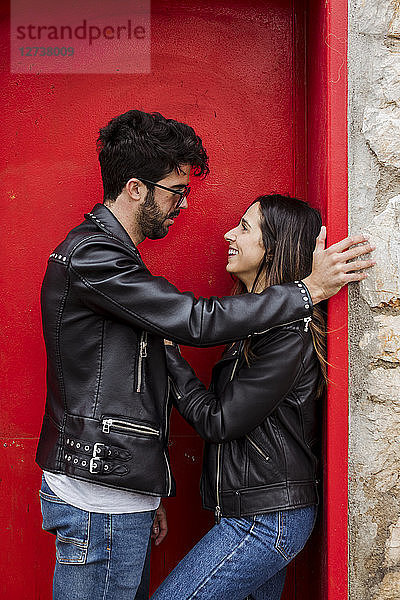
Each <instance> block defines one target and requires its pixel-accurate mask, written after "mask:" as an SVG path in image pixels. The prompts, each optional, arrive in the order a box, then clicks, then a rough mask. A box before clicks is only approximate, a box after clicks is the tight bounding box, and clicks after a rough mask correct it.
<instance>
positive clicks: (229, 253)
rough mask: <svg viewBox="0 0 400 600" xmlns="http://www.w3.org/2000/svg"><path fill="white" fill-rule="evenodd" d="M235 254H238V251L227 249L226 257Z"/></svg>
mask: <svg viewBox="0 0 400 600" xmlns="http://www.w3.org/2000/svg"><path fill="white" fill-rule="evenodd" d="M235 254H239V250H236V248H229V250H228V256H235Z"/></svg>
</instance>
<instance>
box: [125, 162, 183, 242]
mask: <svg viewBox="0 0 400 600" xmlns="http://www.w3.org/2000/svg"><path fill="white" fill-rule="evenodd" d="M189 174H190V165H183V166H182V167H181V171H180V172H179V173H177V172H176V171H172V172H171V173H169V174H168V175H167V176H166V177H164V179H160V181H157V182H156V183H159V184H160V185H163V186H165V187H168V188H171V189H173V190H175V189H176V190H177V191H180V192H183V191H184V190H185V187H186V186H187V185H188V183H189ZM180 199H181V196H180V194H178V193H176V194H174V193H173V192H169V191H167V190H163V189H160V188H157V187H155V188H154V190H149V191H148V192H147V195H146V198H145V201H144V203H143V204H142V205H141V207H140V209H139V211H138V216H137V219H138V224H139V226H140V229H141V231H142V233H143V235H144V236H145V237H147V238H149V239H150V240H158V239H161V238H163V237H165V236H166V235H167V233H168V231H169V228H170V227H171V225H173V223H174V218H176V217H177V216H178V215H179V212H180V210H181V209H182V208H187V207H188V204H187V200H186V198H185V199H184V200H183V202H182V204H181V205H180V206H179V208H178V209H177V208H176V205H177V203H178V202H179V200H180Z"/></svg>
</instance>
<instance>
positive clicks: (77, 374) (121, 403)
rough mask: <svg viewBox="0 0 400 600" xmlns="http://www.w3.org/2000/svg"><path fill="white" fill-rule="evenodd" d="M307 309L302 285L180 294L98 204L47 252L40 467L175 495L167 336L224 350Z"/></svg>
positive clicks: (307, 312)
mask: <svg viewBox="0 0 400 600" xmlns="http://www.w3.org/2000/svg"><path fill="white" fill-rule="evenodd" d="M311 311H312V305H311V300H310V299H309V297H308V292H307V290H306V288H305V287H303V286H302V284H300V283H299V284H289V285H284V286H275V287H274V288H270V289H269V290H268V291H266V292H265V293H264V294H262V295H256V294H251V295H246V298H240V297H224V298H209V299H206V298H199V299H196V298H195V297H194V296H193V294H191V293H180V292H179V291H178V290H177V289H176V288H175V287H174V286H173V285H171V284H170V283H169V282H168V281H166V280H165V279H164V278H162V277H155V276H152V275H151V273H150V272H149V271H148V269H147V268H146V266H145V265H144V263H143V261H142V259H141V257H140V254H139V252H138V251H137V249H136V247H135V245H134V244H133V242H132V240H131V238H130V237H129V235H128V234H127V232H126V231H125V229H124V228H123V227H122V226H121V224H120V223H119V221H118V220H117V219H116V218H115V217H114V215H113V214H112V212H111V211H110V210H109V209H108V208H107V207H105V206H104V205H102V204H97V205H96V206H95V207H94V209H93V211H92V212H91V213H89V214H88V215H85V220H84V221H83V223H81V224H80V225H78V226H77V227H75V228H74V229H73V230H72V231H71V232H70V233H69V234H68V236H67V237H66V239H65V240H64V241H63V242H62V243H61V244H60V245H59V246H58V247H57V248H56V250H55V251H54V252H52V254H51V255H50V258H49V262H48V266H47V270H46V274H45V277H44V281H43V286H42V318H43V331H44V338H45V343H46V350H47V400H46V408H45V415H44V419H43V425H42V430H41V435H40V440H39V445H38V449H37V455H36V460H37V462H38V464H39V465H40V466H41V467H42V468H43V469H45V470H48V471H51V472H54V473H66V474H67V475H69V476H71V477H74V478H77V479H82V480H87V481H91V482H94V483H101V484H103V485H108V486H110V487H115V488H120V489H127V490H135V491H138V492H145V493H147V494H154V495H161V496H168V495H173V494H174V489H175V484H174V480H173V477H172V475H171V471H170V466H169V456H168V448H167V440H168V428H169V425H168V423H169V412H170V407H169V403H168V397H169V388H168V376H167V368H166V359H165V351H164V344H163V338H164V337H166V338H169V339H172V340H174V341H176V342H178V343H182V344H187V345H195V346H210V345H213V344H222V343H226V342H231V341H234V340H236V339H240V338H245V337H246V336H248V335H249V334H252V333H255V332H256V333H257V332H262V331H263V330H266V329H269V328H271V327H273V326H276V325H279V324H281V323H286V322H289V321H294V320H296V319H301V318H307V317H309V316H310V315H311Z"/></svg>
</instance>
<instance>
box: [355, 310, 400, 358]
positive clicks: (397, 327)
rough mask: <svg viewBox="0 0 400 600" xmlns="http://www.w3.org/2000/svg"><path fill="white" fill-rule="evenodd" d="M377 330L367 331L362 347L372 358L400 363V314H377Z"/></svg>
mask: <svg viewBox="0 0 400 600" xmlns="http://www.w3.org/2000/svg"><path fill="white" fill-rule="evenodd" d="M374 321H375V323H376V324H377V326H378V330H377V331H366V332H365V333H364V335H363V336H362V338H361V340H360V348H361V350H362V351H363V352H364V354H366V356H367V357H368V358H369V359H370V360H383V361H385V362H389V363H400V316H398V317H397V316H396V317H395V316H392V315H384V314H381V315H376V316H375V317H374Z"/></svg>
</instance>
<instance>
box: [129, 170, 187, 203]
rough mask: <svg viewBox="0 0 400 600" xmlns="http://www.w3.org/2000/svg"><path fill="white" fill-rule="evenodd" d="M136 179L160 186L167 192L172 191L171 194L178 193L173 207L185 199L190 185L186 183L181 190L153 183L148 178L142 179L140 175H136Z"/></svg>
mask: <svg viewBox="0 0 400 600" xmlns="http://www.w3.org/2000/svg"><path fill="white" fill-rule="evenodd" d="M137 179H139V181H142V182H143V183H150V184H151V185H154V186H155V187H158V188H161V189H162V190H167V192H172V193H173V194H179V195H180V198H179V200H178V202H177V203H176V205H175V208H179V207H180V206H181V204H182V202H183V201H184V200H185V198H187V197H188V196H189V194H190V187H189V186H188V185H186V186H185V190H184V191H183V192H181V191H179V190H174V189H172V188H169V187H166V186H165V185H160V184H159V183H154V181H149V180H148V179H142V178H141V177H137Z"/></svg>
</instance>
